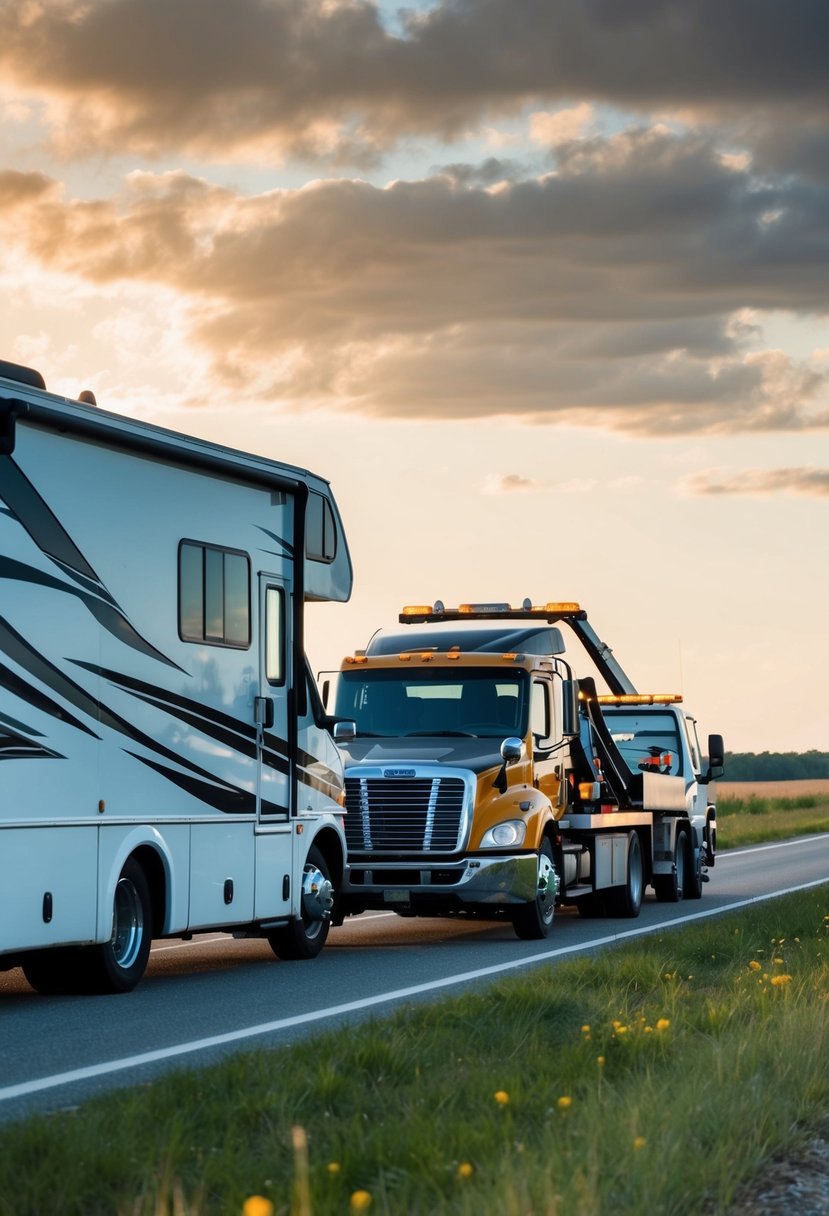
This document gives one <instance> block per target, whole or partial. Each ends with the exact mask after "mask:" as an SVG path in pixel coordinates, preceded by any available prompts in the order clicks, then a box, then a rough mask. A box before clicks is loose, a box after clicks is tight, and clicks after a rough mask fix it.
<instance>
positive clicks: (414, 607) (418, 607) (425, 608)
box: [400, 604, 432, 616]
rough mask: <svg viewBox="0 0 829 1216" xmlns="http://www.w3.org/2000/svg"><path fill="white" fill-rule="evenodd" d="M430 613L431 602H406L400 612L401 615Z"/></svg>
mask: <svg viewBox="0 0 829 1216" xmlns="http://www.w3.org/2000/svg"><path fill="white" fill-rule="evenodd" d="M431 614H432V605H431V604H407V605H406V607H405V608H404V609H403V611H402V612H401V613H400V615H401V616H431Z"/></svg>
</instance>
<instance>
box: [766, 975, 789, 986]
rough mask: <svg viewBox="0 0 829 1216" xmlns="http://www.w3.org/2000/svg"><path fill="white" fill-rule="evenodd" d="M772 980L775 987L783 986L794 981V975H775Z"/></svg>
mask: <svg viewBox="0 0 829 1216" xmlns="http://www.w3.org/2000/svg"><path fill="white" fill-rule="evenodd" d="M771 982H772V986H773V987H774V988H782V987H783V985H784V984H790V983H791V982H792V977H791V976H790V975H773V976H772V977H771Z"/></svg>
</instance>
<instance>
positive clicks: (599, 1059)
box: [596, 1056, 604, 1068]
mask: <svg viewBox="0 0 829 1216" xmlns="http://www.w3.org/2000/svg"><path fill="white" fill-rule="evenodd" d="M596 1063H597V1064H598V1066H599V1068H604V1056H596Z"/></svg>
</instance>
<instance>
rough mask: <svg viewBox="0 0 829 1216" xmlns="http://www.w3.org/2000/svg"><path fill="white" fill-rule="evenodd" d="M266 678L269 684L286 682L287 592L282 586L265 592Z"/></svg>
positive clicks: (270, 588)
mask: <svg viewBox="0 0 829 1216" xmlns="http://www.w3.org/2000/svg"><path fill="white" fill-rule="evenodd" d="M265 678H266V680H267V681H268V683H269V684H284V683H285V592H284V591H283V590H282V589H281V588H280V587H268V589H267V590H266V592H265Z"/></svg>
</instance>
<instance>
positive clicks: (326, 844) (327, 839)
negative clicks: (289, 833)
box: [314, 828, 345, 887]
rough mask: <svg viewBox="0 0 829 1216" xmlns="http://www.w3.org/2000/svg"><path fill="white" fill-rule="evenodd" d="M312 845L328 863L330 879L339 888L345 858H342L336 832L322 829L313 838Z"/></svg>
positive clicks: (341, 850)
mask: <svg viewBox="0 0 829 1216" xmlns="http://www.w3.org/2000/svg"><path fill="white" fill-rule="evenodd" d="M314 844H315V845H316V846H317V848H318V849H319V851H320V852H321V853H322V855H323V857H324V858H325V860H326V861H327V863H328V869H329V870H330V871H331V878H332V880H333V882H334V884H335V886H337V887H339V884H340V882H341V881H342V876H343V866H344V863H345V858H344V857H343V849H342V845H341V844H340V838H339V836H338V835H337V833H336V832H334V831H331V830H330V829H329V828H323V829H322V831H321V832H317V834H316V836H315V837H314Z"/></svg>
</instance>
